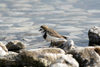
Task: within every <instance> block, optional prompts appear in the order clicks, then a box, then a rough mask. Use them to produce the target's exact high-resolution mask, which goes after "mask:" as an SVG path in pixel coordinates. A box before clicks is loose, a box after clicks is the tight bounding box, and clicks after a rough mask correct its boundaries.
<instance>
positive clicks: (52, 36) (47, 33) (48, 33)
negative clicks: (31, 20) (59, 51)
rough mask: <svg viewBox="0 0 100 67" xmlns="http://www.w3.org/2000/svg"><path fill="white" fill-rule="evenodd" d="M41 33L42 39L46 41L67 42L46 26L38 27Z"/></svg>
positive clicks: (64, 37)
mask: <svg viewBox="0 0 100 67" xmlns="http://www.w3.org/2000/svg"><path fill="white" fill-rule="evenodd" d="M39 31H41V33H43V38H44V39H45V40H46V41H48V42H51V41H55V42H56V41H67V37H66V36H63V35H60V34H59V33H58V32H56V31H55V30H53V29H52V28H49V27H48V26H47V25H42V26H40V30H39Z"/></svg>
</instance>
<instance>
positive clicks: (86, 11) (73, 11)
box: [0, 0, 100, 49]
mask: <svg viewBox="0 0 100 67" xmlns="http://www.w3.org/2000/svg"><path fill="white" fill-rule="evenodd" d="M43 24H45V25H48V26H49V27H51V28H53V29H54V30H56V31H57V32H59V33H60V34H62V35H66V36H69V37H70V38H71V39H73V40H74V41H75V44H76V45H79V46H87V45H88V35H87V33H88V30H89V28H91V27H92V26H100V0H0V41H2V42H4V43H7V42H9V41H11V40H21V41H22V42H24V43H25V44H26V45H27V48H28V49H30V48H40V47H48V46H49V43H48V42H46V41H44V40H43V38H42V36H41V33H40V32H39V31H38V30H39V27H40V26H41V25H43Z"/></svg>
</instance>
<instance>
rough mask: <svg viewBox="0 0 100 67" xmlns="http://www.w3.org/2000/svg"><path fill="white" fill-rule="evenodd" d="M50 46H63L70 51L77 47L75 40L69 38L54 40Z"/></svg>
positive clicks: (62, 47)
mask: <svg viewBox="0 0 100 67" xmlns="http://www.w3.org/2000/svg"><path fill="white" fill-rule="evenodd" d="M50 47H56V48H61V49H63V50H64V51H69V50H71V49H73V48H75V45H74V41H73V40H69V39H67V41H56V42H55V41H52V42H51V44H50Z"/></svg>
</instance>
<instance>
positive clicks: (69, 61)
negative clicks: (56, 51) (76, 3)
mask: <svg viewBox="0 0 100 67" xmlns="http://www.w3.org/2000/svg"><path fill="white" fill-rule="evenodd" d="M50 67H79V64H78V62H77V61H76V60H75V59H74V58H73V57H72V55H71V54H67V55H63V56H61V57H60V58H59V59H57V60H56V62H54V63H53V64H51V65H50Z"/></svg>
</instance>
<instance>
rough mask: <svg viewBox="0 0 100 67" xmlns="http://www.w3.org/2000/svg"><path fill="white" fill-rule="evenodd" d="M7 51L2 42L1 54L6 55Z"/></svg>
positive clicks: (0, 44)
mask: <svg viewBox="0 0 100 67" xmlns="http://www.w3.org/2000/svg"><path fill="white" fill-rule="evenodd" d="M7 53H8V49H7V48H6V46H5V45H4V44H3V43H2V42H0V56H4V55H6V54H7Z"/></svg>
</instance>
